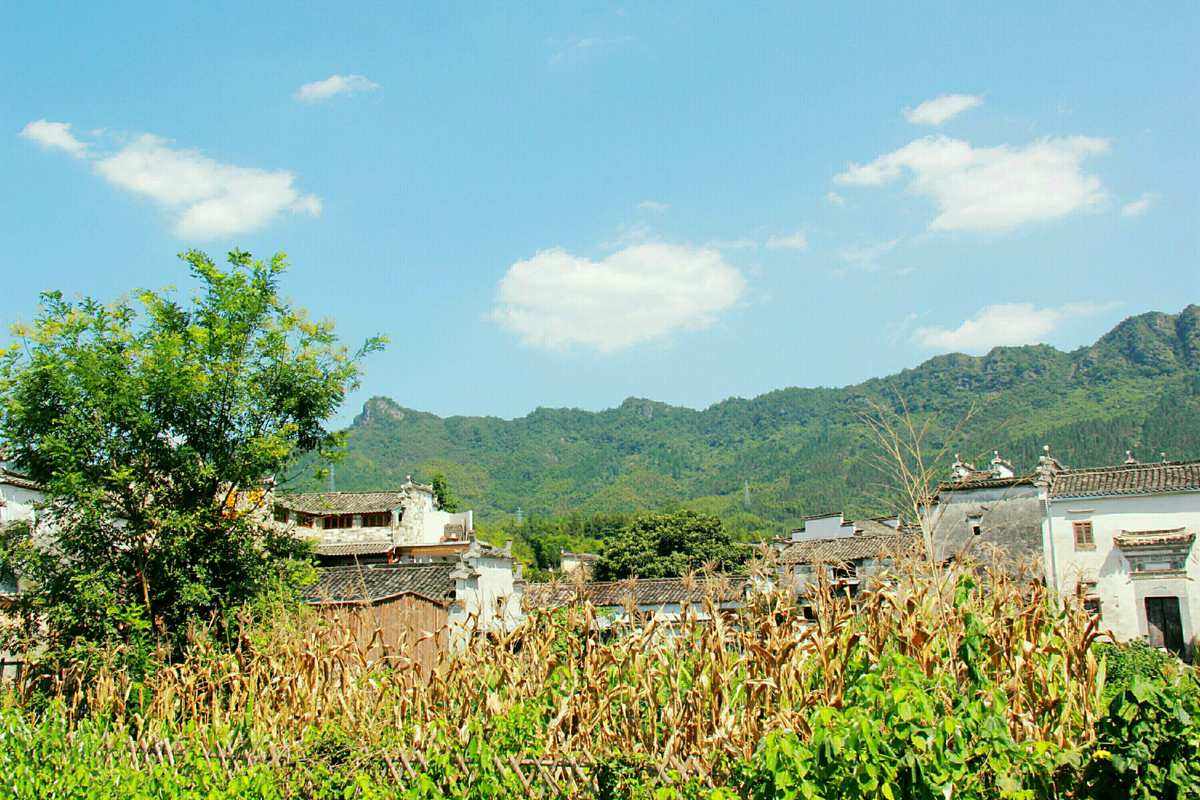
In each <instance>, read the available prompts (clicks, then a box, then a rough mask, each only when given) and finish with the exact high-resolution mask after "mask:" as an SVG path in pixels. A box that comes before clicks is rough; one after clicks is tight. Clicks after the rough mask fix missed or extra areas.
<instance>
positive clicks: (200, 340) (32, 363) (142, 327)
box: [0, 251, 383, 655]
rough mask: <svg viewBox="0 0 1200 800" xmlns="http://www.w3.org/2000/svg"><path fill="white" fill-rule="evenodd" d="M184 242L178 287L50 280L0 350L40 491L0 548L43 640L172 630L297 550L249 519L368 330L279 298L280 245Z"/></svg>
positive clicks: (377, 343)
mask: <svg viewBox="0 0 1200 800" xmlns="http://www.w3.org/2000/svg"><path fill="white" fill-rule="evenodd" d="M182 259H183V260H184V261H185V262H186V263H187V264H188V266H189V269H190V272H191V274H192V276H193V277H194V279H195V280H196V282H197V284H198V288H197V290H196V291H195V293H194V294H193V295H192V296H191V297H190V298H188V299H187V300H181V299H179V298H178V297H177V294H176V293H175V292H153V291H142V292H140V293H138V294H137V299H136V301H131V300H128V299H123V300H120V301H118V302H115V303H112V304H102V303H100V302H97V301H95V300H92V299H84V300H80V301H78V302H70V301H68V300H65V299H64V298H63V296H62V294H61V293H59V292H48V293H46V294H43V295H42V303H41V307H40V310H39V313H38V316H37V317H36V320H35V322H34V323H33V324H32V325H28V326H18V327H17V328H16V329H14V334H15V335H16V339H17V341H16V343H15V344H14V345H13V346H12V347H10V348H8V349H7V351H5V352H4V353H3V356H2V357H0V441H3V442H4V443H5V446H6V448H7V451H8V457H9V458H10V459H12V460H13V461H14V462H15V463H16V465H17V466H18V467H19V468H20V469H22V470H23V471H25V472H26V473H27V474H28V475H29V476H30V477H32V478H34V479H35V480H37V481H39V482H41V483H42V484H43V485H44V486H45V489H46V494H47V502H46V506H45V508H44V509H43V510H42V511H41V515H40V519H39V523H38V531H37V532H36V533H35V535H33V536H30V535H28V533H24V534H22V533H20V532H16V531H9V532H8V534H7V535H5V536H4V537H3V543H2V546H0V556H2V557H3V559H4V560H5V561H6V562H7V564H8V565H9V566H10V567H11V568H13V569H14V570H15V571H16V572H17V573H18V574H19V575H21V576H22V577H23V578H25V579H27V580H29V581H31V582H32V589H31V591H29V592H27V593H25V594H24V595H23V596H22V597H21V600H20V603H21V605H20V610H21V612H22V617H23V620H24V623H25V626H26V632H27V633H29V632H34V631H37V628H38V626H39V625H44V626H45V629H44V630H42V631H40V632H37V637H38V640H39V641H40V642H42V643H45V644H48V645H49V652H50V653H51V654H60V655H73V654H74V655H77V654H79V652H81V651H86V650H87V649H88V648H90V647H92V646H94V645H97V644H100V643H104V644H113V643H117V644H124V645H131V646H133V647H132V651H133V652H137V651H138V648H139V647H140V648H142V650H141V652H148V651H147V650H146V648H149V647H153V646H157V645H158V644H159V643H161V642H162V641H163V640H164V638H166V639H170V640H172V641H174V642H175V643H178V642H180V641H182V638H183V636H184V635H185V633H186V629H187V626H188V623H189V622H191V621H193V620H210V619H214V618H219V617H220V616H221V615H222V612H224V611H226V610H228V609H231V608H233V607H234V606H236V605H238V604H241V603H243V602H245V601H247V600H248V599H251V598H253V597H255V596H256V595H258V594H259V593H260V592H261V591H262V590H263V589H264V587H267V586H270V585H271V584H272V583H273V582H276V581H278V580H279V579H280V578H283V577H284V576H286V574H287V572H288V570H287V565H288V564H289V563H294V562H289V561H288V558H289V557H290V556H294V555H296V554H298V553H299V552H301V550H300V548H299V545H298V544H297V543H296V542H295V541H294V540H293V539H292V537H290V536H288V535H285V534H282V533H280V532H278V531H274V530H272V526H270V525H267V524H263V521H264V520H265V519H266V518H267V516H266V514H265V509H263V508H262V506H263V505H264V504H265V502H266V499H267V498H269V496H270V493H269V491H268V490H269V488H270V483H271V481H272V479H273V476H275V475H276V474H278V473H280V472H281V471H282V470H284V469H285V468H286V466H287V464H289V462H290V461H291V460H292V459H293V458H294V457H295V456H297V455H298V454H299V453H302V452H306V451H325V452H332V451H333V450H334V449H336V445H337V443H338V439H337V437H335V436H333V435H331V434H330V432H329V431H328V430H327V429H326V427H325V423H326V420H328V419H329V418H330V417H331V416H332V415H333V414H334V412H335V411H336V410H337V409H338V407H339V406H340V405H341V403H342V401H343V399H344V398H345V396H346V393H347V391H349V390H351V389H352V388H354V387H356V386H357V385H358V379H359V371H360V362H361V358H362V356H363V355H364V354H366V353H368V352H370V351H373V350H376V349H378V348H380V347H382V344H383V342H382V340H380V339H371V340H369V341H368V342H366V344H364V345H363V347H362V348H360V349H359V350H358V351H357V352H355V353H353V354H352V353H350V352H349V351H348V350H347V349H346V348H345V347H344V346H343V345H341V344H339V342H338V339H337V337H336V336H335V334H334V329H333V325H332V323H330V322H326V321H321V322H318V321H313V320H311V319H309V317H308V316H307V314H306V313H305V312H304V311H302V310H300V309H295V308H293V307H292V306H290V305H289V304H288V303H287V302H285V301H284V300H283V299H282V298H281V297H280V295H279V285H278V283H279V279H280V277H281V276H282V275H283V273H284V271H285V270H286V268H287V261H286V257H285V256H284V255H283V254H278V255H276V256H275V257H274V258H272V259H271V260H270V261H269V262H263V261H259V260H254V259H253V258H252V257H251V256H250V254H249V253H245V252H239V251H235V252H232V253H230V254H229V259H228V261H229V267H228V269H224V268H221V267H218V266H217V265H216V264H214V262H213V261H212V260H210V259H209V258H208V256H206V255H204V254H203V253H200V252H196V251H192V252H188V253H186V254H184V255H183V256H182ZM72 651H74V652H72Z"/></svg>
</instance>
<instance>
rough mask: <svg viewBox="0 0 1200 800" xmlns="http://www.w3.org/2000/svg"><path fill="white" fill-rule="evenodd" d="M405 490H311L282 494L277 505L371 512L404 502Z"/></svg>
mask: <svg viewBox="0 0 1200 800" xmlns="http://www.w3.org/2000/svg"><path fill="white" fill-rule="evenodd" d="M404 500H405V493H404V492H308V493H305V494H281V495H278V496H277V497H276V498H275V505H277V506H282V507H283V508H287V509H290V510H292V511H298V512H300V513H303V514H371V513H377V512H380V511H391V510H392V509H394V508H400V507H401V506H403V505H404Z"/></svg>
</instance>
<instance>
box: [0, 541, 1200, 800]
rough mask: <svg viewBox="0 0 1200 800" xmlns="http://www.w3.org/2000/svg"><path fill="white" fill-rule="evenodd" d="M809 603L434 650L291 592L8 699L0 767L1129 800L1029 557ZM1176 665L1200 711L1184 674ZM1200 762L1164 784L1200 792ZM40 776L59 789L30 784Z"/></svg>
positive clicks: (238, 777)
mask: <svg viewBox="0 0 1200 800" xmlns="http://www.w3.org/2000/svg"><path fill="white" fill-rule="evenodd" d="M807 601H808V604H809V606H810V608H811V612H810V613H809V614H806V613H804V610H803V609H802V608H801V606H800V605H798V604H797V602H796V601H795V599H794V598H793V597H791V596H790V595H789V594H787V593H777V594H763V595H761V596H758V597H756V598H755V599H754V600H753V602H751V603H750V604H748V606H747V607H746V608H744V609H741V610H739V611H738V612H736V613H733V614H729V613H725V614H723V613H721V612H719V611H718V610H717V609H716V608H715V607H713V605H712V604H711V603H706V604H704V605H705V607H702V608H695V609H690V610H688V609H685V611H684V615H683V617H684V618H683V619H682V620H681V621H680V622H679V623H677V624H676V623H673V624H671V625H669V626H668V625H663V624H661V623H658V622H655V621H654V620H644V621H642V622H641V623H637V622H634V623H632V624H629V625H625V626H615V627H612V626H608V627H606V626H605V625H603V624H601V620H600V619H599V618H598V616H597V611H596V609H594V608H592V607H590V606H587V605H582V606H570V607H566V608H562V609H559V610H556V611H553V612H542V613H538V614H534V615H532V616H530V617H529V618H528V619H527V621H526V622H525V624H523V625H522V626H520V627H519V628H518V629H517V630H515V631H513V632H511V633H508V634H504V635H495V634H490V635H486V636H482V635H481V636H479V637H476V639H475V640H474V641H473V642H472V644H471V645H470V646H469V647H468V649H467V651H466V652H463V653H460V654H456V655H450V654H446V655H445V656H444V657H443V658H441V660H439V662H438V663H437V664H436V665H435V666H434V667H433V668H432V669H428V668H427V667H426V666H422V665H421V664H419V663H416V662H414V661H410V660H409V659H407V658H406V657H405V655H404V653H398V652H391V653H386V654H385V657H384V658H382V659H376V660H369V659H368V658H367V657H366V652H367V651H368V650H369V649H370V646H369V645H368V646H366V647H364V646H363V645H362V644H361V642H358V643H356V642H355V640H354V639H353V638H352V637H350V636H348V635H346V634H344V632H342V631H339V630H337V629H334V628H330V627H329V626H328V625H326V624H323V623H322V622H321V621H319V620H318V619H316V618H315V616H314V615H312V614H310V613H307V612H306V611H304V610H297V609H288V608H280V609H278V610H277V613H274V614H269V615H267V619H266V620H265V621H261V622H258V623H252V622H250V621H249V620H247V622H246V623H245V625H244V626H243V629H242V632H241V636H240V638H239V640H238V641H237V642H236V644H235V645H234V646H233V647H221V646H217V644H216V643H214V642H212V641H210V640H208V639H207V638H206V635H205V632H204V631H203V630H202V629H197V630H196V631H194V632H193V635H192V647H191V649H190V651H189V654H188V656H187V657H186V659H185V660H183V661H179V662H177V663H171V664H166V665H164V666H162V667H161V668H159V669H158V670H157V671H155V672H154V673H153V674H152V675H151V677H150V678H148V679H147V680H145V681H143V682H133V681H131V680H129V679H127V678H126V677H124V676H123V675H122V674H120V673H119V672H117V671H114V670H104V669H102V670H101V671H100V672H99V674H89V675H88V676H87V677H86V679H83V678H82V676H78V675H72V674H69V673H67V674H62V675H60V676H59V677H58V679H57V682H56V683H55V684H54V685H53V686H52V687H51V688H50V689H49V690H48V691H47V690H44V689H43V691H42V693H41V694H39V695H38V696H37V697H38V703H37V704H36V705H37V706H38V707H37V708H34V705H35V703H34V702H33V697H32V696H29V695H27V696H24V697H22V696H19V695H18V694H10V696H9V697H8V699H7V701H6V705H7V707H6V708H5V709H4V716H3V725H4V737H5V742H4V747H3V752H2V753H0V769H3V770H5V772H4V774H3V775H0V785H3V782H4V781H6V780H13V781H17V783H14V784H13V785H12V788H13V789H14V791H13V792H12V793H11V794H12V796H16V797H51V796H54V797H58V796H64V797H65V796H72V797H74V796H80V797H84V796H88V797H91V796H105V795H104V794H103V793H95V794H78V795H75V794H71V793H70V791H71V786H73V785H74V784H71V780H72V778H71V771H72V769H73V768H74V767H73V765H77V764H86V765H87V767H86V769H87V770H88V776H87V777H88V778H89V781H91V783H89V784H88V786H90V787H91V788H90V789H89V791H92V790H93V789H95V787H97V786H100V785H104V786H111V787H112V794H111V796H113V797H117V796H122V797H124V796H146V797H152V796H153V797H159V796H196V797H260V796H261V797H281V798H282V797H325V796H328V797H335V796H336V797H405V798H418V797H420V798H424V797H523V798H552V797H554V798H557V797H643V796H644V797H654V798H668V797H714V798H720V797H736V796H747V797H764V798H766V797H780V798H782V797H812V798H818V797H828V798H834V797H839V798H840V797H876V796H879V797H914V798H915V797H931V798H933V797H938V798H952V797H1013V798H1033V797H1070V796H1078V797H1084V796H1087V797H1091V796H1096V797H1101V796H1121V795H1106V794H1102V793H1099V792H1100V790H1101V789H1103V788H1104V786H1105V785H1106V783H1107V785H1108V786H1109V788H1111V786H1113V785H1115V784H1113V783H1112V781H1111V780H1109V781H1107V782H1106V781H1105V780H1103V779H1102V778H1103V775H1106V774H1108V773H1105V772H1104V769H1108V770H1109V771H1110V772H1113V771H1114V770H1115V771H1116V772H1120V770H1119V769H1118V767H1119V766H1120V764H1119V763H1118V760H1117V759H1118V758H1119V757H1120V754H1119V753H1118V754H1116V755H1114V747H1119V746H1120V743H1119V742H1118V743H1116V744H1115V745H1114V744H1110V743H1109V742H1108V740H1107V739H1106V736H1107V737H1110V738H1112V737H1114V736H1116V735H1117V734H1115V733H1112V732H1110V731H1109V728H1111V725H1109V723H1108V722H1106V720H1109V717H1110V716H1111V715H1112V709H1113V708H1116V706H1115V705H1113V704H1115V703H1117V702H1118V700H1120V698H1119V697H1118V698H1116V699H1111V700H1110V696H1111V694H1112V693H1111V691H1110V692H1106V686H1105V682H1106V680H1105V671H1106V666H1105V660H1104V659H1102V658H1101V657H1099V655H1098V650H1097V647H1096V646H1095V645H1094V643H1095V642H1096V640H1097V639H1098V638H1101V637H1102V633H1101V631H1099V630H1098V629H1097V626H1096V621H1095V619H1094V618H1092V617H1090V616H1089V615H1088V614H1086V613H1085V612H1084V611H1083V610H1082V608H1080V607H1079V606H1078V605H1077V604H1074V603H1067V604H1066V605H1065V606H1062V605H1059V604H1055V603H1053V602H1051V600H1050V598H1049V597H1048V596H1047V594H1046V590H1045V588H1044V587H1043V586H1042V584H1041V583H1040V581H1038V580H1037V579H1036V573H1035V572H1033V571H1029V572H1026V573H1017V574H1012V573H1009V572H1001V571H997V570H989V569H986V568H983V567H980V566H978V565H971V564H963V565H959V567H958V568H957V569H956V570H955V571H953V572H948V571H945V570H942V569H938V568H935V567H932V566H930V565H929V564H928V563H926V562H924V561H921V560H917V559H901V560H899V561H898V566H897V567H896V568H895V569H894V570H893V571H891V572H889V573H887V574H884V575H882V576H880V577H879V579H878V580H876V581H875V582H874V583H873V585H871V586H868V587H865V588H864V589H863V591H861V592H860V593H859V594H858V595H857V596H856V597H854V598H850V597H847V596H844V595H843V594H841V593H840V592H839V591H838V589H837V587H835V586H834V585H831V584H830V583H828V582H823V581H822V582H818V583H817V584H816V585H815V586H814V587H812V589H811V590H810V594H809V596H808V598H807ZM701 612H703V613H701ZM702 618H703V619H702ZM429 635H434V632H429ZM1160 683H1162V684H1163V686H1164V687H1166V688H1164V689H1162V698H1159V699H1163V698H1165V699H1163V702H1166V703H1170V702H1178V703H1182V704H1184V705H1183V706H1181V708H1183V709H1184V710H1183V711H1182V712H1181V713H1184V714H1185V715H1186V713H1187V711H1186V708H1192V707H1194V710H1196V711H1200V702H1198V701H1197V699H1196V698H1197V696H1198V695H1200V691H1197V686H1196V679H1195V677H1194V676H1193V675H1191V674H1189V673H1188V672H1187V671H1186V669H1184V668H1182V667H1180V668H1178V669H1177V670H1175V671H1174V672H1172V673H1171V674H1169V675H1168V674H1165V673H1164V675H1163V676H1161V681H1160ZM1156 697H1157V696H1156ZM1128 702H1129V703H1131V704H1133V706H1131V707H1134V708H1141V706H1138V705H1137V703H1136V702H1135V701H1134V700H1133V699H1129V700H1128ZM1188 703H1191V704H1193V705H1192V706H1187V704H1188ZM1142 705H1147V703H1146V702H1142ZM1121 707H1122V708H1125V706H1121ZM1155 709H1158V706H1155ZM1164 713H1165V712H1164ZM1151 716H1152V714H1151V710H1149V709H1142V710H1141V717H1139V719H1148V718H1149V717H1151ZM1192 726H1193V727H1192V728H1191V729H1190V730H1191V731H1200V724H1198V723H1196V722H1195V721H1194V720H1193V722H1192ZM1121 735H1124V734H1121ZM1183 735H1184V736H1185V737H1190V736H1191V735H1192V734H1191V733H1190V732H1188V731H1187V730H1185V731H1184V734H1183ZM1198 738H1200V737H1198ZM22 742H24V743H26V745H28V746H30V747H35V748H37V747H40V748H42V749H41V750H40V751H39V752H40V753H41V755H42V756H43V757H44V758H45V759H46V761H45V763H46V764H49V765H51V766H48V767H46V768H44V769H43V770H42V771H41V772H38V768H37V766H36V765H30V764H29V763H26V762H27V761H29V759H27V758H26V759H24V760H23V757H22V756H21V755H20V753H18V752H17V751H18V750H19V749H20V747H21V746H23V745H22V744H21V743H22ZM1195 746H1196V745H1195V743H1194V742H1193V743H1192V748H1193V749H1192V750H1191V751H1187V750H1186V742H1185V745H1184V749H1183V750H1181V751H1179V752H1180V754H1181V755H1179V756H1178V757H1179V758H1187V757H1188V755H1187V754H1188V752H1191V753H1192V756H1195ZM1151 755H1152V756H1153V755H1154V754H1151ZM1171 758H1172V759H1174V758H1175V756H1172V757H1171ZM5 762H7V763H5ZM54 764H58V765H59V766H58V767H55V766H53V765H54ZM1167 769H1168V770H1170V769H1171V765H1170V764H1168V765H1167ZM1198 769H1200V767H1198V766H1196V765H1195V762H1194V758H1193V759H1192V766H1190V767H1187V768H1185V769H1184V770H1183V771H1182V772H1180V770H1179V769H1178V768H1177V769H1176V770H1175V771H1176V772H1177V773H1179V775H1178V776H1177V779H1176V780H1175V782H1174V783H1171V782H1170V781H1169V780H1168V781H1167V782H1165V783H1161V782H1160V784H1155V785H1160V786H1167V787H1168V788H1169V789H1170V791H1173V792H1175V794H1174V795H1169V796H1174V797H1196V796H1200V795H1197V794H1196V792H1197V791H1200V789H1197V786H1198V785H1200V779H1198V778H1197V775H1196V771H1197V770H1198ZM1126 771H1128V770H1126ZM1114 774H1115V773H1114ZM22 775H27V776H29V778H28V779H29V780H31V781H32V780H34V779H35V778H36V779H37V780H38V781H41V782H45V781H51V782H52V783H53V782H55V781H58V782H61V784H62V787H61V788H62V791H61V793H54V792H47V791H45V790H44V787H43V788H42V789H40V790H35V789H31V788H29V787H28V786H26V787H25V790H26V791H25V793H24V794H22V793H21V789H22V786H23V784H20V781H21V780H23V778H22V777H21V776H22ZM4 776H9V777H4ZM13 776H15V777H13ZM1098 776H1099V777H1098ZM1180 776H1181V777H1180ZM1134 777H1137V776H1134ZM1168 777H1169V776H1168ZM1139 779H1140V778H1139ZM1164 780H1166V779H1164ZM172 782H174V783H172ZM1143 782H1145V781H1143ZM1093 784H1094V785H1093ZM1131 785H1133V784H1131ZM1146 785H1147V786H1150V785H1151V784H1149V783H1147V784H1146ZM164 787H166V788H164ZM170 787H175V789H174V790H172V789H171V788H170ZM1097 787H1098V788H1097ZM1189 787H1190V788H1189ZM136 792H144V795H139V794H137V793H136ZM188 792H194V794H188ZM1189 792H1191V793H1190V794H1189ZM1129 796H1135V795H1129ZM1144 796H1147V797H1151V796H1156V795H1154V794H1146V795H1144ZM1163 796H1168V795H1163Z"/></svg>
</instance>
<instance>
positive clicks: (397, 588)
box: [304, 541, 524, 667]
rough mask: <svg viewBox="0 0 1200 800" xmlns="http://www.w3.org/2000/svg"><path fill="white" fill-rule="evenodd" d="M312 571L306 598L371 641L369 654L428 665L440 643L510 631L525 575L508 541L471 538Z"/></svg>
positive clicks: (455, 645) (363, 641) (454, 646)
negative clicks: (408, 555) (421, 557)
mask: <svg viewBox="0 0 1200 800" xmlns="http://www.w3.org/2000/svg"><path fill="white" fill-rule="evenodd" d="M317 573H318V579H317V582H316V583H314V584H312V585H310V586H308V587H307V588H306V589H305V598H304V599H305V601H306V602H307V603H309V604H310V605H311V606H313V607H314V608H316V609H317V610H318V612H319V613H321V614H322V615H324V616H326V617H327V618H329V619H330V620H332V621H333V622H334V624H335V625H336V626H337V627H339V628H341V629H344V630H346V631H348V632H349V633H350V634H351V635H352V636H354V638H355V639H356V640H357V641H358V643H359V644H360V646H362V647H364V648H368V647H369V648H370V649H369V652H368V656H369V657H371V658H380V657H389V658H400V659H410V660H414V661H418V662H420V663H421V664H423V665H425V666H426V667H428V666H430V665H431V664H432V663H433V662H434V661H435V659H436V654H437V651H438V650H443V649H450V650H453V651H458V650H460V649H461V648H462V647H463V646H465V644H466V643H467V641H468V640H469V639H470V638H471V636H473V635H475V634H477V633H486V632H489V631H509V630H512V629H513V628H514V627H515V626H516V625H517V624H518V623H519V622H520V620H521V619H522V610H521V609H522V595H523V592H524V581H523V580H522V579H521V572H520V568H519V567H518V568H517V569H515V570H514V568H513V558H512V551H511V547H505V548H504V549H500V548H495V547H491V546H489V545H485V544H482V543H480V542H478V541H472V542H471V543H470V544H469V545H468V546H467V548H466V549H465V550H463V551H461V552H458V553H456V554H455V555H454V556H453V557H447V558H438V559H431V560H426V561H407V562H393V563H367V564H359V565H341V566H323V567H319V568H318V570H317ZM376 631H378V632H379V636H378V638H376Z"/></svg>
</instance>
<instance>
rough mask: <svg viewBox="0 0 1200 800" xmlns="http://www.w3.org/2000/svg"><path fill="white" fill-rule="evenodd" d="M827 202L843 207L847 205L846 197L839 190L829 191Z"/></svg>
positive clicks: (826, 197) (826, 196)
mask: <svg viewBox="0 0 1200 800" xmlns="http://www.w3.org/2000/svg"><path fill="white" fill-rule="evenodd" d="M825 202H827V203H829V205H831V206H838V207H841V206H844V205H846V198H844V197H842V196H841V195H840V194H838V193H837V192H829V193H827V194H826V195H825Z"/></svg>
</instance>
